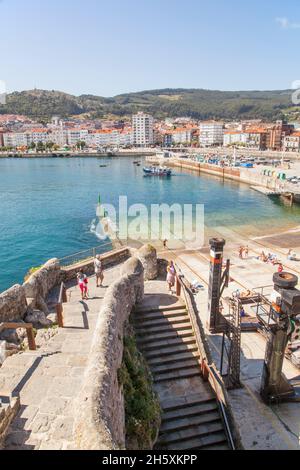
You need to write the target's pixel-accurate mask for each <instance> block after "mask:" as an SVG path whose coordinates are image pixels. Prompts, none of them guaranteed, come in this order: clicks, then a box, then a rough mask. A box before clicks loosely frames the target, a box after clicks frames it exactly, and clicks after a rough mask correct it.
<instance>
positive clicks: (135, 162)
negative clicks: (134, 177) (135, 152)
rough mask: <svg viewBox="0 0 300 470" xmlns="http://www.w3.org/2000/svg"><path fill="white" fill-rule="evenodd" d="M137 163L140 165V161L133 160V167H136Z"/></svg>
mask: <svg viewBox="0 0 300 470" xmlns="http://www.w3.org/2000/svg"><path fill="white" fill-rule="evenodd" d="M137 163H141V161H140V160H135V161H133V164H134V165H136V164H137Z"/></svg>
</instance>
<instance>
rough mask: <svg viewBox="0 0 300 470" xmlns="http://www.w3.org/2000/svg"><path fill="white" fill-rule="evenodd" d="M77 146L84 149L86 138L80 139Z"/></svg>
mask: <svg viewBox="0 0 300 470" xmlns="http://www.w3.org/2000/svg"><path fill="white" fill-rule="evenodd" d="M76 147H77V148H78V149H79V150H83V149H84V148H85V147H86V143H85V141H84V140H78V142H77V144H76Z"/></svg>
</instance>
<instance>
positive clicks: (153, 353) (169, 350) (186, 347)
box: [145, 341, 198, 359]
mask: <svg viewBox="0 0 300 470" xmlns="http://www.w3.org/2000/svg"><path fill="white" fill-rule="evenodd" d="M180 351H183V352H187V351H198V348H197V345H196V342H195V341H194V342H193V343H192V344H182V342H181V343H180V345H179V346H178V345H175V346H167V347H166V348H164V349H163V350H159V351H157V350H155V349H154V350H149V351H145V356H146V358H147V359H153V358H157V357H163V356H168V355H169V354H174V353H179V352H180Z"/></svg>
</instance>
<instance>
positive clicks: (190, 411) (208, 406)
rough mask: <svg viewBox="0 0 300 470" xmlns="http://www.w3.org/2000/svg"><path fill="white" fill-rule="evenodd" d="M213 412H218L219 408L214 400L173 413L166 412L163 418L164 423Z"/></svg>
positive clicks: (173, 411) (182, 408)
mask: <svg viewBox="0 0 300 470" xmlns="http://www.w3.org/2000/svg"><path fill="white" fill-rule="evenodd" d="M213 411H218V406H217V403H216V402H215V400H214V399H212V400H209V401H206V402H203V403H195V404H191V405H189V406H185V407H181V408H176V409H175V410H172V411H165V412H164V413H163V416H162V423H167V422H170V421H173V420H177V419H178V418H185V417H187V416H198V415H201V414H203V413H210V412H213Z"/></svg>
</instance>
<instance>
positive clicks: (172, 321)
mask: <svg viewBox="0 0 300 470" xmlns="http://www.w3.org/2000/svg"><path fill="white" fill-rule="evenodd" d="M184 322H189V316H188V314H186V315H183V313H181V314H180V315H176V316H168V317H165V316H159V317H157V318H154V319H149V318H145V319H140V320H138V321H136V320H134V326H135V328H136V330H139V329H140V328H148V326H154V327H156V326H157V327H158V326H165V325H177V324H178V323H184Z"/></svg>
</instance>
